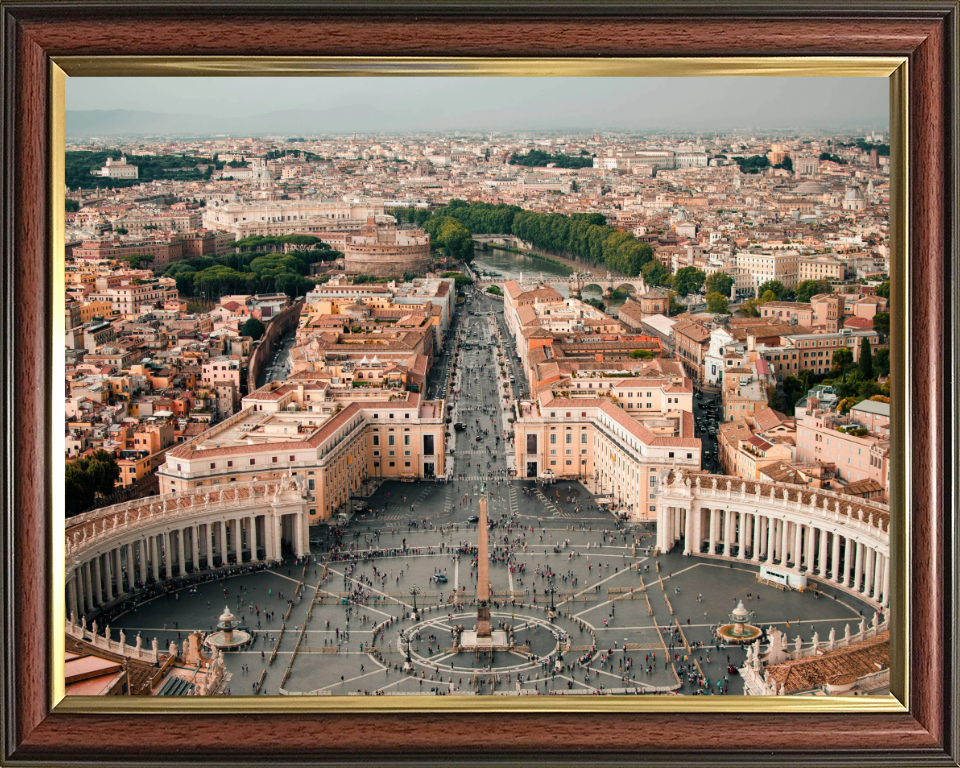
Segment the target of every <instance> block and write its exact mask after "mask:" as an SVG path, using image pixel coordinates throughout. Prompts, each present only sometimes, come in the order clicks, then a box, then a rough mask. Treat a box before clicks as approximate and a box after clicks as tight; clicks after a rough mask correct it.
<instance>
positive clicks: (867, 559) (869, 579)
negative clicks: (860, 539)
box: [863, 545, 876, 597]
mask: <svg viewBox="0 0 960 768" xmlns="http://www.w3.org/2000/svg"><path fill="white" fill-rule="evenodd" d="M875 554H876V553H875V551H874V550H873V549H872V548H871V547H868V546H866V545H864V548H863V559H864V564H863V596H864V597H871V594H870V593H871V592H872V591H873V558H874V555H875Z"/></svg>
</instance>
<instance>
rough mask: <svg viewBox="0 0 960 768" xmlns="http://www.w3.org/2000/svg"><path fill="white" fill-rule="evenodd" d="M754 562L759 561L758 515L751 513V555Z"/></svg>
mask: <svg viewBox="0 0 960 768" xmlns="http://www.w3.org/2000/svg"><path fill="white" fill-rule="evenodd" d="M750 559H751V560H753V562H755V563H759V562H760V515H758V514H757V513H756V512H754V513H753V557H752V558H750Z"/></svg>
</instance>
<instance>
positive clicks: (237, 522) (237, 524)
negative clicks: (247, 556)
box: [232, 517, 243, 565]
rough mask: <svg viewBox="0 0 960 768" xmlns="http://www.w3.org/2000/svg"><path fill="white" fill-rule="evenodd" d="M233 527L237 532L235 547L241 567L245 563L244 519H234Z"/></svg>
mask: <svg viewBox="0 0 960 768" xmlns="http://www.w3.org/2000/svg"><path fill="white" fill-rule="evenodd" d="M232 527H233V529H234V531H235V537H236V541H235V542H234V546H235V547H236V550H237V565H239V564H240V563H242V562H243V518H241V517H236V518H234V519H233V524H232Z"/></svg>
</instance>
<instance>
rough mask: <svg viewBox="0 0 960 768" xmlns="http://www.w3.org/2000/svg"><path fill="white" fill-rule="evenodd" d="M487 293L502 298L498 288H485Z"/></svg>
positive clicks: (492, 286) (501, 292)
mask: <svg viewBox="0 0 960 768" xmlns="http://www.w3.org/2000/svg"><path fill="white" fill-rule="evenodd" d="M487 293H490V294H493V295H494V296H503V291H501V290H500V288H498V287H497V286H495V285H491V286H490V287H489V288H487Z"/></svg>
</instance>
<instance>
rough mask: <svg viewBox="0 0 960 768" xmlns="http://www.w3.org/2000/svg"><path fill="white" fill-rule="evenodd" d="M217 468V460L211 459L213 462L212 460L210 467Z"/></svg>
mask: <svg viewBox="0 0 960 768" xmlns="http://www.w3.org/2000/svg"><path fill="white" fill-rule="evenodd" d="M216 468H217V463H216V462H215V461H211V462H210V469H216Z"/></svg>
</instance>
